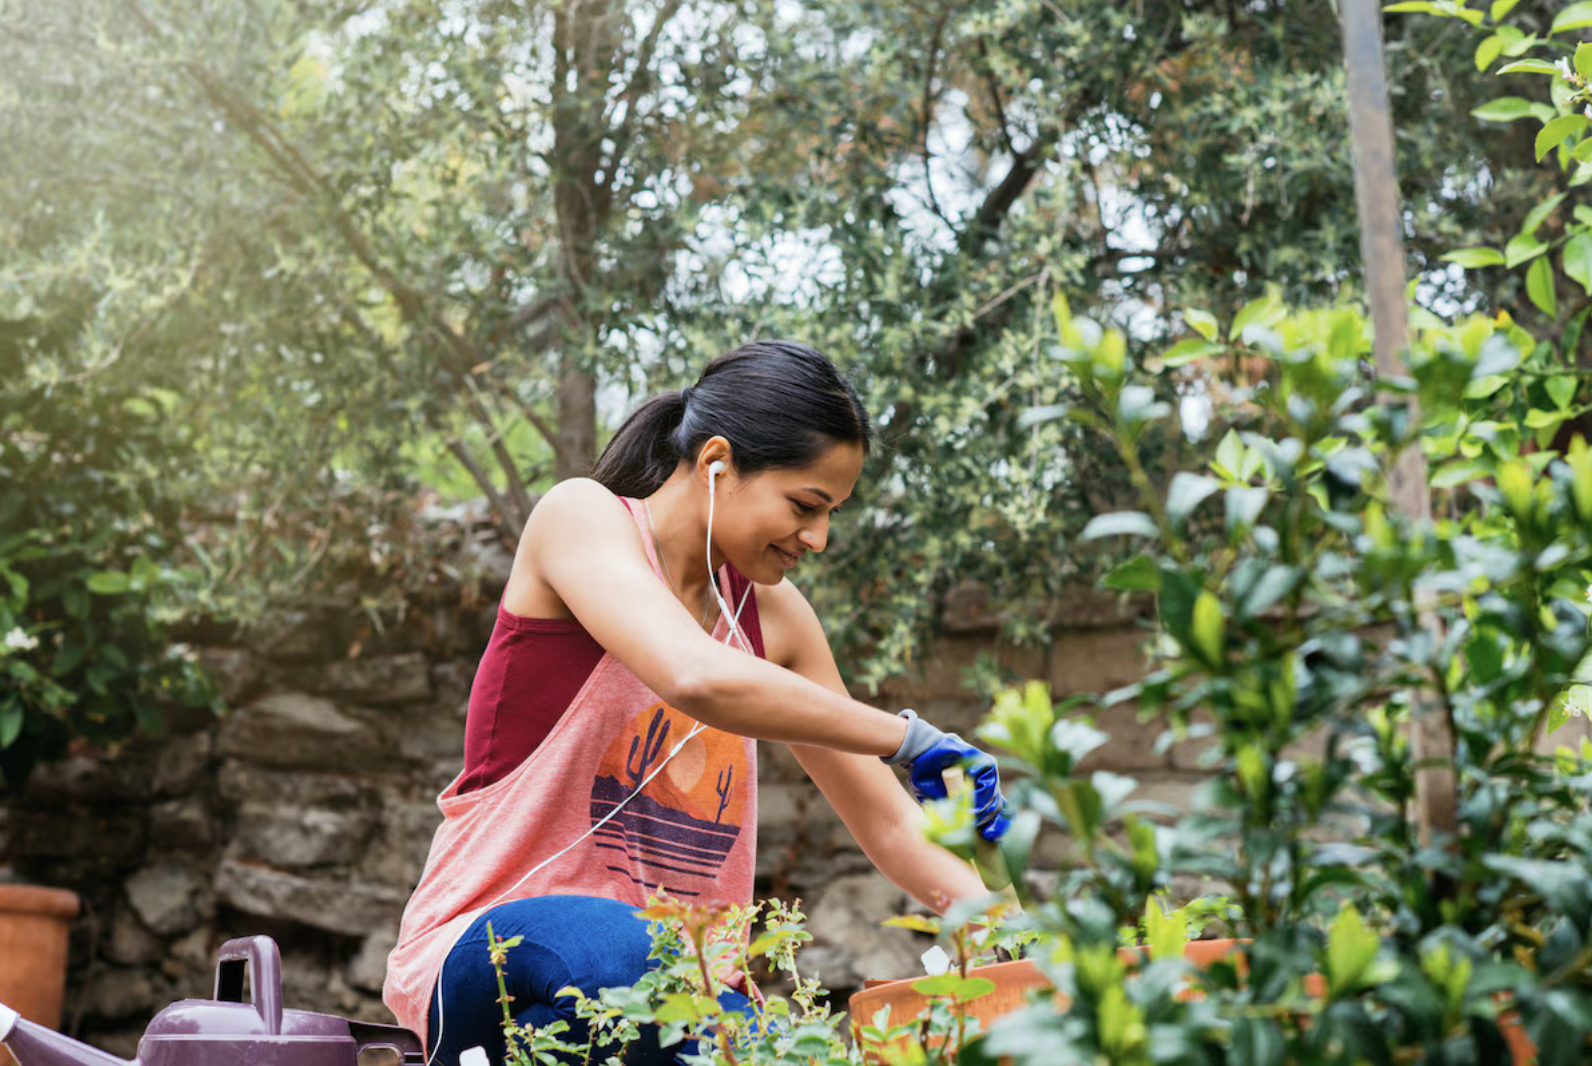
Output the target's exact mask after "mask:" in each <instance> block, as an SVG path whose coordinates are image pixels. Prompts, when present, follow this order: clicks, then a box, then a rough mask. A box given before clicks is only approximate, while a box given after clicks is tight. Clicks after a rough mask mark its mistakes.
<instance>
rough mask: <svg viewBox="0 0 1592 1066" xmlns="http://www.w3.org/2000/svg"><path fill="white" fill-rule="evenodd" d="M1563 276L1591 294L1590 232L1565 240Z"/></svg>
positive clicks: (1591, 261)
mask: <svg viewBox="0 0 1592 1066" xmlns="http://www.w3.org/2000/svg"><path fill="white" fill-rule="evenodd" d="M1586 143H1588V144H1592V140H1589V141H1587V142H1586ZM1564 276H1565V277H1567V278H1569V279H1570V280H1571V281H1573V282H1575V283H1576V284H1578V285H1580V286H1581V288H1582V289H1583V290H1585V291H1586V293H1587V295H1589V296H1592V233H1577V234H1576V235H1575V236H1574V237H1571V238H1570V239H1569V240H1568V241H1566V242H1565V245H1564Z"/></svg>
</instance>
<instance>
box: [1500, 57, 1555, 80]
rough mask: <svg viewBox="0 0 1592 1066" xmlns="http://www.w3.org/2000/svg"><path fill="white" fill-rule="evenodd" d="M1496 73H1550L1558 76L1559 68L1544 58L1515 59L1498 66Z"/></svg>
mask: <svg viewBox="0 0 1592 1066" xmlns="http://www.w3.org/2000/svg"><path fill="white" fill-rule="evenodd" d="M1497 73H1498V74H1499V75H1500V76H1502V75H1504V74H1550V75H1552V76H1553V77H1556V78H1557V77H1558V76H1559V68H1558V67H1556V66H1554V65H1553V64H1552V63H1549V62H1548V61H1547V60H1546V59H1517V60H1515V61H1514V62H1513V63H1506V64H1504V65H1503V66H1501V67H1499V68H1498V71H1497Z"/></svg>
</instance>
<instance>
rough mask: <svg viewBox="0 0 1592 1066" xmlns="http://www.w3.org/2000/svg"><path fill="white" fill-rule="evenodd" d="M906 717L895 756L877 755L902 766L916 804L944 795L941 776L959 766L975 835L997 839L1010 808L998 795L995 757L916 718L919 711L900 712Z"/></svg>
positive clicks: (999, 776)
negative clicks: (970, 788) (968, 784)
mask: <svg viewBox="0 0 1592 1066" xmlns="http://www.w3.org/2000/svg"><path fill="white" fill-rule="evenodd" d="M900 715H901V717H902V718H905V719H906V720H907V735H906V737H905V738H904V739H903V740H902V741H901V747H900V748H898V749H896V753H895V754H894V755H884V756H880V758H882V759H883V760H884V761H885V762H887V763H890V764H891V765H893V766H904V767H906V770H907V776H908V777H909V778H910V779H911V781H912V795H913V797H914V798H915V799H917V801H918V802H919V803H922V802H923V801H924V800H931V799H944V798H945V779H944V778H943V777H941V775H942V774H943V773H944V772H945V771H946V770H949V769H950V768H951V767H953V766H960V767H962V768H963V772H964V773H965V774H966V775H967V779H968V780H969V781H970V782H971V783H972V785H973V821H974V823H975V824H977V826H978V835H979V836H981V837H983V838H984V839H985V840H999V839H1000V838H1001V836H1002V835H1004V834H1005V832H1006V827H1007V826H1008V825H1010V824H1011V820H1012V809H1011V807H1010V805H1008V804H1007V802H1006V797H1004V796H1002V795H1001V775H1000V771H999V770H997V769H996V768H995V759H994V758H993V757H992V756H991V755H989V754H988V753H986V752H982V751H979V750H978V749H977V748H975V747H973V745H971V744H969V743H968V742H967V741H965V740H963V739H962V738H961V737H959V736H957V735H956V734H955V733H943V732H941V731H940V730H938V729H936V728H934V727H933V726H932V725H930V724H929V723H927V722H925V721H924V720H923V719H921V718H919V717H918V712H917V711H914V710H905V711H902V712H900Z"/></svg>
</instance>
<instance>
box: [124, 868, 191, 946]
mask: <svg viewBox="0 0 1592 1066" xmlns="http://www.w3.org/2000/svg"><path fill="white" fill-rule="evenodd" d="M123 888H124V889H125V890H126V892H127V902H128V903H129V904H130V905H131V906H132V908H133V911H134V912H135V913H136V914H137V915H138V917H139V919H140V920H141V921H142V922H143V923H144V925H145V926H147V927H148V928H149V930H150V931H151V932H154V933H158V934H160V935H161V936H180V935H181V934H183V933H186V932H188V931H189V930H191V929H193V928H194V927H195V926H197V925H198V924H199V922H200V921H201V919H202V917H203V909H204V899H203V897H204V895H205V885H204V881H203V880H202V879H201V878H200V876H199V874H198V873H196V872H195V871H194V870H193V868H192V867H189V866H187V865H186V864H184V863H178V862H165V861H163V862H157V863H154V864H153V865H150V866H146V867H144V868H143V869H142V870H139V871H138V872H137V873H135V874H133V876H131V877H129V878H128V879H127V881H126V882H125V884H124V885H123Z"/></svg>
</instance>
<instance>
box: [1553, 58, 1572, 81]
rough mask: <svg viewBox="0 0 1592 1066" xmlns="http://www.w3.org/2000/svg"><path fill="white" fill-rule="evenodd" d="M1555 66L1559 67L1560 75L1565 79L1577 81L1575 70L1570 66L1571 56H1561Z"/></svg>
mask: <svg viewBox="0 0 1592 1066" xmlns="http://www.w3.org/2000/svg"><path fill="white" fill-rule="evenodd" d="M1554 66H1556V67H1558V68H1559V76H1560V77H1562V78H1563V79H1564V80H1565V81H1575V71H1574V70H1572V69H1571V68H1570V57H1569V56H1560V57H1559V61H1558V62H1557V63H1555V64H1554Z"/></svg>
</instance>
